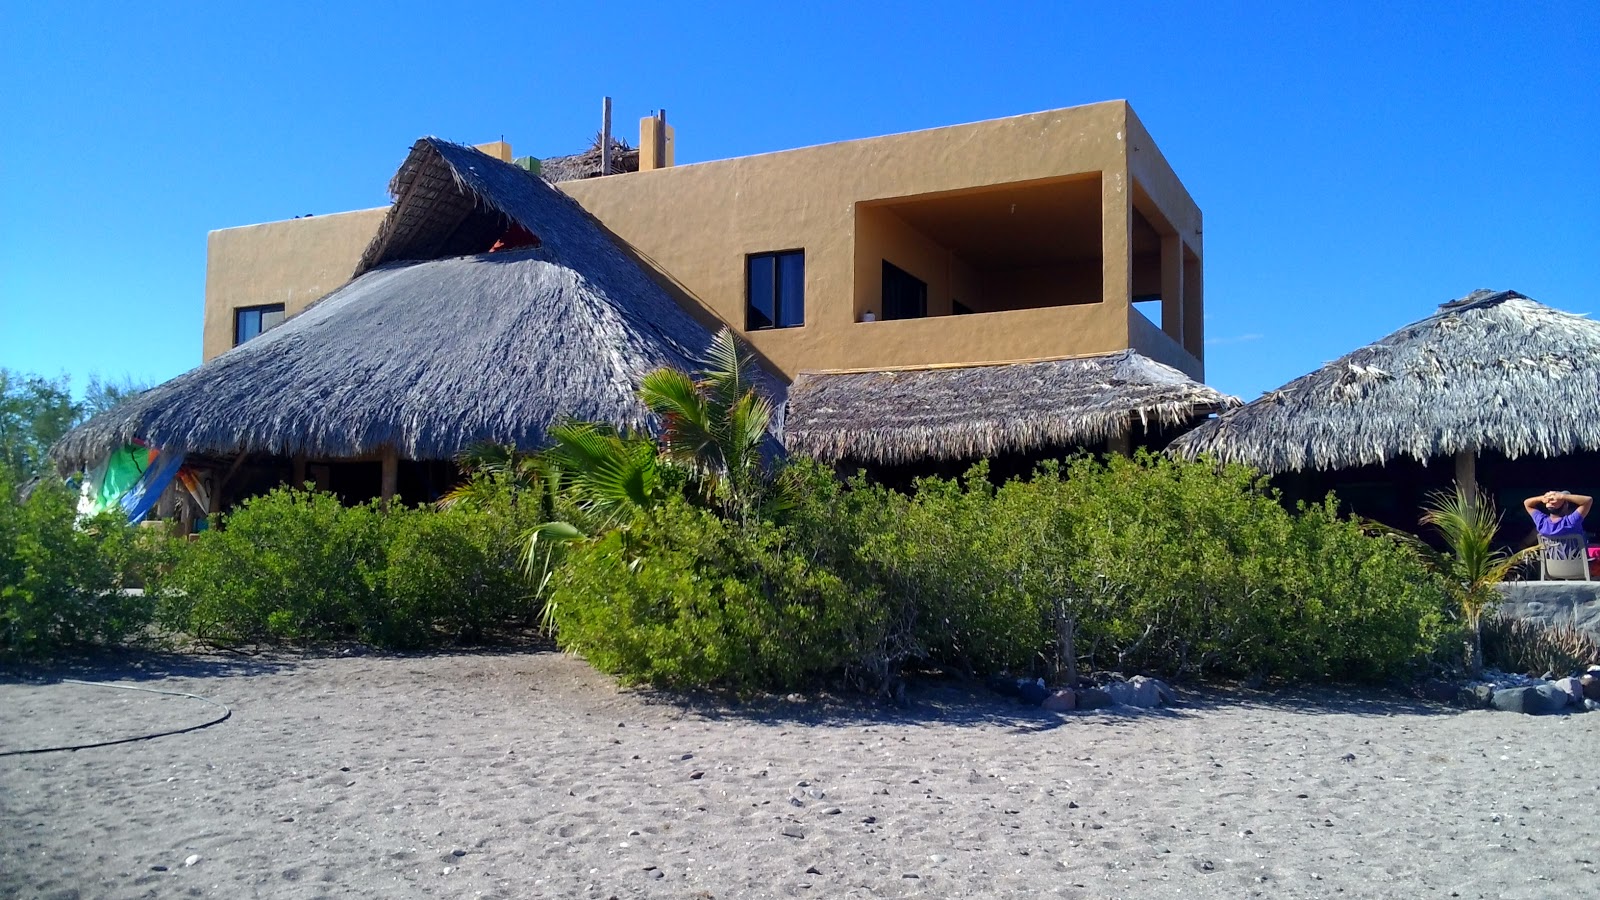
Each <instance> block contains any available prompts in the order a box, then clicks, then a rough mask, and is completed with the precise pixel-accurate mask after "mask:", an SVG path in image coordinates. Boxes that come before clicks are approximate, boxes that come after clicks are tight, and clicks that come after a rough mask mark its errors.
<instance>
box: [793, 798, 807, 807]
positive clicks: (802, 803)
mask: <svg viewBox="0 0 1600 900" xmlns="http://www.w3.org/2000/svg"><path fill="white" fill-rule="evenodd" d="M789 805H790V806H805V805H806V804H805V801H804V800H801V799H800V798H799V797H790V798H789Z"/></svg>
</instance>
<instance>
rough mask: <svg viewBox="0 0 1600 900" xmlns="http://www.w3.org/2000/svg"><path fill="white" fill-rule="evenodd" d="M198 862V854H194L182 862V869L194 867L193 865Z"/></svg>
mask: <svg viewBox="0 0 1600 900" xmlns="http://www.w3.org/2000/svg"><path fill="white" fill-rule="evenodd" d="M199 861H200V854H198V853H195V854H193V855H191V856H190V857H189V858H188V859H186V860H184V861H183V867H184V868H186V869H187V868H188V867H190V866H192V865H194V864H195V863H197V862H199Z"/></svg>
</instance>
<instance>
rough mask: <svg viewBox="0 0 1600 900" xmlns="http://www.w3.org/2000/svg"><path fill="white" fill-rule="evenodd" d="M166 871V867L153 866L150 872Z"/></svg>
mask: <svg viewBox="0 0 1600 900" xmlns="http://www.w3.org/2000/svg"><path fill="white" fill-rule="evenodd" d="M166 870H167V867H166V866H151V867H150V871H152V872H165V871H166Z"/></svg>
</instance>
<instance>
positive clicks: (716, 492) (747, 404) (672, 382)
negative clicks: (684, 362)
mask: <svg viewBox="0 0 1600 900" xmlns="http://www.w3.org/2000/svg"><path fill="white" fill-rule="evenodd" d="M704 363H705V368H704V369H702V370H700V371H699V372H697V373H696V375H698V376H699V377H698V378H696V377H694V376H691V375H689V374H688V373H685V372H680V371H678V370H677V369H657V370H656V371H654V372H651V373H650V374H648V375H646V376H645V377H644V380H643V381H642V382H641V383H640V387H639V397H640V399H642V400H643V401H644V403H645V405H646V406H648V407H649V408H650V411H651V412H654V413H655V414H656V415H658V416H660V417H661V420H662V426H663V427H662V450H663V455H664V456H665V457H666V459H667V460H669V461H671V462H673V463H676V464H678V465H681V466H683V467H684V468H686V469H687V470H688V471H689V473H690V477H691V478H692V479H693V480H694V481H695V482H697V483H698V484H699V485H700V486H701V489H702V492H703V493H704V495H705V497H706V499H707V500H708V501H710V502H712V503H715V504H717V505H720V506H722V507H723V508H724V509H725V510H727V511H728V512H730V513H732V514H733V515H735V516H737V517H738V518H739V519H740V520H741V521H743V520H747V519H748V518H749V516H750V515H751V514H752V513H753V512H754V511H755V510H756V509H757V508H758V507H759V505H760V504H761V503H762V501H763V500H765V499H766V498H767V497H768V495H769V494H770V489H771V487H772V483H771V477H770V474H769V472H768V471H767V468H766V466H765V464H764V461H763V459H762V456H761V450H762V447H763V446H764V445H765V443H766V441H767V433H768V428H769V426H770V425H771V424H772V416H773V406H772V401H771V400H769V399H768V398H767V397H766V396H765V395H764V394H762V393H761V391H760V390H759V388H758V387H757V385H756V380H755V371H756V363H755V358H754V356H752V355H751V353H750V351H749V350H748V349H746V348H745V346H744V345H743V344H742V343H740V342H739V339H738V338H736V337H734V334H733V331H732V330H731V329H729V328H723V329H722V330H721V331H719V332H717V336H716V337H715V338H713V339H712V341H711V347H710V349H708V350H707V352H706V356H705V359H704Z"/></svg>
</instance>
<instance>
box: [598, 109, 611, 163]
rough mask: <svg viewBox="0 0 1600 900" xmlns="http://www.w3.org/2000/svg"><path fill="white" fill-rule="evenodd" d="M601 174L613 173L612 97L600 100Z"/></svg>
mask: <svg viewBox="0 0 1600 900" xmlns="http://www.w3.org/2000/svg"><path fill="white" fill-rule="evenodd" d="M600 174H601V175H610V174H611V98H610V97H604V98H602V99H601V101H600Z"/></svg>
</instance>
